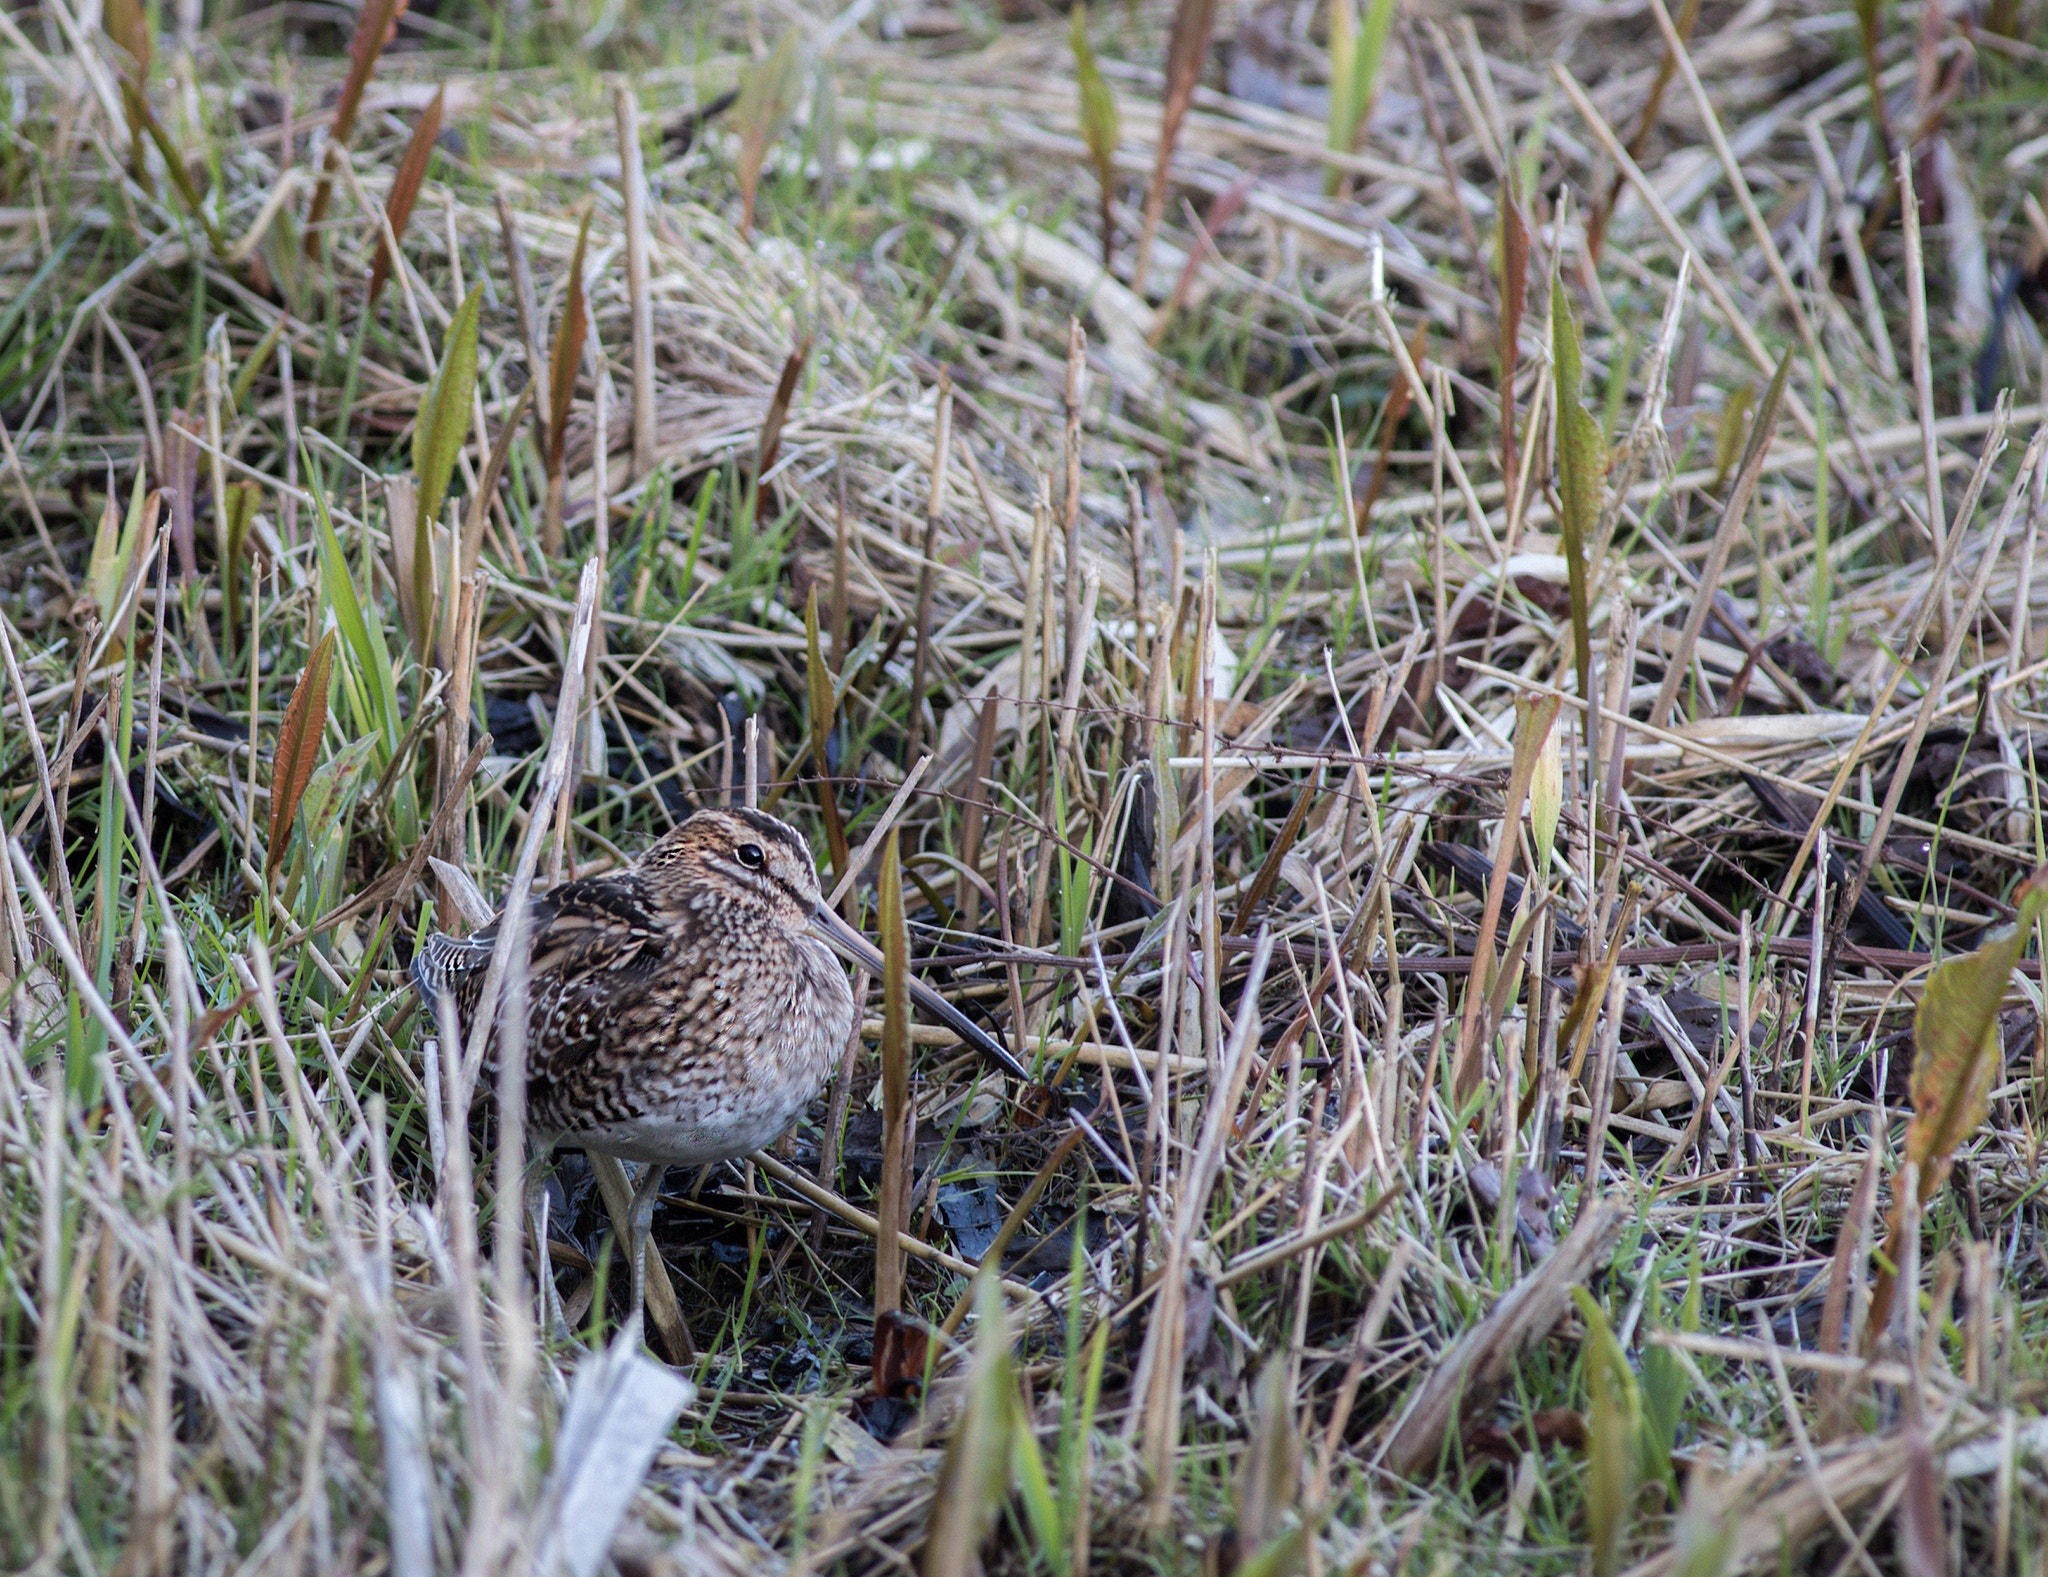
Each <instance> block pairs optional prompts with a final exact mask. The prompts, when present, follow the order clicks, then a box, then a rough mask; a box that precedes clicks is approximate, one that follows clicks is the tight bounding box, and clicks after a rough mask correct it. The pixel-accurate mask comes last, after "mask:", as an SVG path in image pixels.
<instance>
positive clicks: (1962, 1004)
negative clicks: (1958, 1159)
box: [1906, 867, 2048, 1199]
mask: <svg viewBox="0 0 2048 1577" xmlns="http://www.w3.org/2000/svg"><path fill="white" fill-rule="evenodd" d="M2013 900H2014V903H2013V907H2014V909H2015V910H2016V911H2017V914H2016V923H2015V924H2013V925H2011V926H2008V927H2006V928H2005V929H2003V930H2001V931H1999V932H1998V933H1997V934H1996V935H1994V936H1993V937H1991V938H1990V940H1988V941H1986V942H1985V943H1984V944H1983V945H1982V946H1980V947H1978V948H1977V950H1976V951H1975V952H1971V953H1965V954H1964V955H1963V956H1962V957H1961V958H1951V959H1949V960H1948V961H1947V962H1946V963H1944V964H1942V965H1941V966H1940V967H1939V968H1937V969H1936V970H1935V971H1934V973H1933V974H1932V975H1931V976H1929V977H1928V981H1927V991H1926V994H1925V995H1923V996H1922V997H1921V998H1920V1007H1919V1010H1918V1011H1917V1012H1915V1013H1914V1015H1913V1042H1914V1053H1913V1120H1912V1121H1911V1122H1910V1123H1908V1124H1907V1125H1906V1159H1907V1160H1909V1161H1912V1162H1916V1163H1917V1164H1918V1165H1919V1168H1920V1197H1921V1198H1922V1199H1929V1198H1932V1197H1933V1195H1934V1194H1935V1192H1936V1191H1937V1190H1938V1189H1939V1188H1940V1187H1941V1185H1942V1183H1943V1182H1945V1181H1946V1180H1947V1178H1948V1171H1949V1167H1950V1166H1951V1164H1953V1162H1954V1160H1955V1153H1956V1149H1957V1147H1958V1146H1960V1145H1961V1144H1962V1142H1963V1141H1964V1140H1965V1139H1967V1138H1968V1137H1969V1136H1970V1134H1971V1133H1972V1132H1973V1131H1974V1130H1975V1129H1976V1127H1977V1125H1978V1124H1979V1123H1981V1122H1983V1120H1984V1114H1985V1112H1986V1111H1987V1110H1989V1107H1990V1095H1991V1081H1992V1077H1993V1075H1994V1074H1996V1073H1997V1071H1998V1067H1999V1061H2000V1043H1999V1034H1998V1008H1999V1004H2000V1002H2001V1001H2003V999H2004V997H2005V988H2006V987H2007V986H2008V985H2009V984H2010V983H2011V981H2012V970H2013V965H2015V964H2016V963H2018V962H2019V959H2020V954H2021V953H2022V952H2023V951H2024V950H2025V948H2026V945H2027V938H2028V936H2029V935H2030V934H2031V933H2032V931H2033V926H2034V922H2035V921H2036V920H2037V919H2039V918H2040V916H2041V913H2042V911H2043V910H2044V909H2048V867H2044V868H2043V869H2042V870H2039V871H2036V872H2035V873H2034V874H2033V875H2032V876H2031V877H2029V878H2028V879H2027V881H2026V882H2025V884H2024V885H2022V886H2021V887H2020V889H2019V891H2018V892H2016V893H2015V894H2014V895H2013Z"/></svg>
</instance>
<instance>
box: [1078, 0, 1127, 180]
mask: <svg viewBox="0 0 2048 1577" xmlns="http://www.w3.org/2000/svg"><path fill="white" fill-rule="evenodd" d="M1067 42H1068V43H1069V44H1070V45H1071V46H1072V47H1073V51H1074V76H1075V78H1076V80H1077V81H1078V82H1079V84H1080V90H1081V93H1080V96H1081V138H1082V140H1083V141H1084V142H1086V143H1087V144H1088V161H1089V163H1091V164H1093V165H1094V166H1095V176H1096V179H1097V180H1099V181H1101V182H1102V184H1103V185H1104V186H1107V185H1109V184H1110V182H1111V181H1113V180H1114V179H1115V177H1116V167H1115V164H1114V162H1113V161H1114V159H1115V157H1116V145H1117V142H1118V140H1119V139H1120V138H1121V137H1122V135H1123V127H1122V119H1121V117H1120V116H1119V115H1118V114H1117V107H1116V94H1115V93H1114V92H1113V91H1112V90H1111V88H1110V86H1109V82H1108V80H1107V79H1106V78H1104V76H1103V75H1102V67H1101V66H1100V65H1098V64H1097V63H1096V60H1095V50H1094V48H1093V46H1091V45H1090V44H1089V42H1088V7H1087V6H1086V5H1076V6H1075V7H1074V9H1073V11H1072V13H1071V14H1070V17H1069V23H1068V27H1067Z"/></svg>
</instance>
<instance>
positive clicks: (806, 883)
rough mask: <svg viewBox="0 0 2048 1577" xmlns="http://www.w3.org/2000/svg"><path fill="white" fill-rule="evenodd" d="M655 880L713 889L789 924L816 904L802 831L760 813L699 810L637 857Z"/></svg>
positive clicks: (735, 809) (815, 873) (804, 918)
mask: <svg viewBox="0 0 2048 1577" xmlns="http://www.w3.org/2000/svg"><path fill="white" fill-rule="evenodd" d="M639 865H640V869H641V870H642V871H643V872H645V873H646V874H647V875H648V876H649V877H651V878H652V879H653V880H654V881H656V882H657V883H661V884H663V885H666V884H668V883H671V882H673V883H674V884H676V885H677V886H679V887H690V888H696V887H712V888H715V889H719V890H721V891H723V892H724V893H726V894H728V895H730V897H731V898H732V899H733V900H735V901H737V902H751V903H754V904H757V905H759V906H760V907H762V908H764V909H768V910H770V911H771V912H773V913H775V914H776V915H778V916H780V917H785V918H787V919H789V920H790V921H791V922H792V923H793V924H803V923H805V922H806V921H808V919H809V917H810V915H811V913H812V911H813V910H815V909H816V908H817V907H818V896H819V895H818V867H817V865H816V864H815V863H814V862H813V860H812V859H811V849H810V845H809V844H807V843H805V842H804V839H803V834H801V833H800V832H798V831H797V830H796V828H794V827H792V826H790V824H789V823H788V822H786V821H779V820H777V819H776V818H775V817H773V816H770V815H768V814H766V813H765V812H763V811H758V810H747V809H743V808H741V807H738V806H732V807H727V808H721V809H716V810H700V811H698V812H697V813H696V814H695V815H693V816H691V817H690V818H689V819H688V820H687V821H684V822H683V823H682V824H681V825H680V826H678V827H676V828H674V829H673V830H672V831H670V832H668V833H666V834H665V835H663V836H662V837H661V838H660V839H659V840H658V841H656V842H655V844H654V845H653V846H652V847H651V848H649V849H648V851H647V852H646V853H645V854H643V855H642V856H641V857H640V860H639Z"/></svg>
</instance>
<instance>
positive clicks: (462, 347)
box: [412, 285, 484, 532]
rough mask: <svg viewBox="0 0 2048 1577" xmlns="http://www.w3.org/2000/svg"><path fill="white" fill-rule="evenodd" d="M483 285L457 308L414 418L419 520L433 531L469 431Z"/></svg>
mask: <svg viewBox="0 0 2048 1577" xmlns="http://www.w3.org/2000/svg"><path fill="white" fill-rule="evenodd" d="M483 290H484V287H483V286H482V285H478V286H477V287H476V288H475V289H473V290H471V291H470V293H469V297H468V299H467V300H465V301H464V302H463V303H462V305H461V306H459V307H457V308H456V309H455V321H454V322H452V323H450V324H449V325H448V333H447V334H446V336H444V337H443V339H442V341H441V370H440V372H439V373H437V374H436V375H435V378H434V381H433V382H432V383H431V384H429V385H428V386H427V392H426V395H425V397H424V398H422V399H421V401H420V414H419V420H418V421H417V422H415V423H414V424H413V430H412V471H413V475H414V477H416V478H417V479H418V481H419V525H420V528H421V529H422V530H426V531H429V532H431V530H432V529H433V524H434V522H435V521H437V520H439V519H440V518H441V500H442V499H443V498H445V497H446V496H447V494H448V478H449V476H450V475H451V474H452V473H453V472H454V470H455V457H456V456H457V455H458V454H460V453H461V452H462V440H463V437H464V436H465V435H466V434H467V433H468V432H469V415H470V405H471V403H472V402H473V401H474V399H475V398H476V322H477V313H478V311H479V310H480V308H481V303H482V301H483Z"/></svg>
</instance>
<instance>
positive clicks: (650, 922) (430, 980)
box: [412, 871, 663, 1020]
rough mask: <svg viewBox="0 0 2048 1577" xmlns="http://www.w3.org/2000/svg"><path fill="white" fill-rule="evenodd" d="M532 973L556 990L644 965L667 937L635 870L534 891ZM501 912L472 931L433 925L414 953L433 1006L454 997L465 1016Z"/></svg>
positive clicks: (421, 986)
mask: <svg viewBox="0 0 2048 1577" xmlns="http://www.w3.org/2000/svg"><path fill="white" fill-rule="evenodd" d="M528 916H529V918H528V923H527V936H528V938H529V941H528V953H527V958H528V970H529V980H530V981H531V982H532V983H533V985H534V986H535V987H538V986H541V985H543V984H549V985H552V987H553V988H554V989H556V990H560V989H562V988H563V987H566V986H569V985H571V984H572V983H574V982H576V981H578V980H581V979H583V978H585V977H588V976H592V975H605V974H612V973H630V972H633V971H635V970H636V969H638V968H642V967H645V965H646V964H647V963H648V962H649V960H650V959H651V957H652V956H653V954H654V953H655V952H657V951H658V950H659V948H660V947H661V945H662V932H663V927H662V924H661V921H660V919H659V918H658V916H657V915H656V914H655V912H654V910H653V908H652V905H651V903H650V899H649V895H648V894H647V892H646V890H645V885H644V883H642V882H641V880H640V879H639V878H638V877H637V876H636V875H635V874H633V873H632V872H630V871H629V872H621V873H619V874H616V875H611V876H600V877H593V878H591V879H590V880H587V881H577V882H565V883H563V884H562V885H561V886H560V887H557V888H555V889H553V890H552V891H550V892H547V893H543V894H542V895H541V896H540V897H538V898H535V899H534V900H533V903H532V907H531V908H530V909H529V910H528ZM504 923H505V922H504V916H503V915H500V916H499V917H498V918H497V919H496V920H493V921H492V922H491V923H490V924H489V925H487V926H485V927H484V928H483V929H482V930H480V931H477V932H475V933H474V934H473V935H470V936H444V935H442V934H441V933H439V932H436V933H435V934H433V935H432V936H429V937H428V938H427V939H426V941H424V942H423V943H421V944H420V947H419V950H418V951H417V952H416V953H414V954H413V961H412V983H413V989H414V990H415V991H417V992H418V993H419V995H420V998H421V1000H422V1001H424V1002H426V1003H427V1004H429V1005H430V1006H431V1005H432V1004H433V1003H434V1001H435V1000H436V998H437V997H438V996H439V994H440V993H442V992H444V991H445V992H448V993H450V994H452V995H453V996H454V997H455V1000H456V1004H457V1006H458V1007H459V1008H460V1009H461V1010H462V1016H463V1018H464V1019H465V1020H467V1018H468V1014H469V1010H470V1008H471V1007H472V1006H473V1005H474V1003H475V999H476V995H477V993H478V992H479V991H481V990H482V988H483V977H484V974H485V972H486V971H487V970H488V969H489V968H490V963H491V953H492V950H493V949H494V948H495V947H496V946H497V942H498V932H499V928H500V927H501V926H503V924H504Z"/></svg>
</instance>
